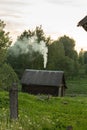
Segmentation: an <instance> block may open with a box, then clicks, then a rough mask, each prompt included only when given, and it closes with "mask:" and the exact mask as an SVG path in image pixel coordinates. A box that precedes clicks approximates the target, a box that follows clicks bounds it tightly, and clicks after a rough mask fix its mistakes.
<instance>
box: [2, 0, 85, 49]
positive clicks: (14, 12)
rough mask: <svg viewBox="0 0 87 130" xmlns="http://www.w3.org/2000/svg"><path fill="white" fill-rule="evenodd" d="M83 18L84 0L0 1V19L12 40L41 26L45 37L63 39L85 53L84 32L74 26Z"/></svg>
mask: <svg viewBox="0 0 87 130" xmlns="http://www.w3.org/2000/svg"><path fill="white" fill-rule="evenodd" d="M86 15H87V0H0V19H1V20H4V21H5V23H6V30H7V31H9V32H10V33H11V36H12V38H13V39H15V38H16V37H17V36H18V35H20V34H21V33H22V32H23V31H24V30H25V29H26V30H28V29H35V27H36V26H40V25H42V28H43V30H44V32H45V34H46V35H47V36H49V35H50V36H51V38H53V39H57V38H58V37H60V36H63V35H67V36H69V37H70V38H73V39H74V40H75V41H76V49H78V50H80V49H81V48H83V49H84V50H87V32H86V31H85V30H84V29H83V28H82V27H77V23H78V22H79V21H80V20H81V19H82V18H83V17H85V16H86Z"/></svg>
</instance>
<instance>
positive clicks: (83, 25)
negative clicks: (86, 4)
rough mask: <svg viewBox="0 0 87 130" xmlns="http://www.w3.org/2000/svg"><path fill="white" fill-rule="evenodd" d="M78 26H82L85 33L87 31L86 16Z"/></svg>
mask: <svg viewBox="0 0 87 130" xmlns="http://www.w3.org/2000/svg"><path fill="white" fill-rule="evenodd" d="M77 26H82V27H83V28H84V29H85V31H87V16H85V17H84V18H83V19H82V20H81V21H80V22H79V23H78V24H77Z"/></svg>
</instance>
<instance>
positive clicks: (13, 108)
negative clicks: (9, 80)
mask: <svg viewBox="0 0 87 130" xmlns="http://www.w3.org/2000/svg"><path fill="white" fill-rule="evenodd" d="M9 98H10V119H17V118H18V86H17V84H16V83H13V84H12V87H11V89H10V91H9Z"/></svg>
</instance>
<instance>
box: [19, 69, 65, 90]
mask: <svg viewBox="0 0 87 130" xmlns="http://www.w3.org/2000/svg"><path fill="white" fill-rule="evenodd" d="M21 83H22V84H26V85H46V86H57V87H59V85H61V84H64V86H65V88H66V85H65V79H64V72H63V71H47V70H29V69H26V70H25V72H24V74H23V77H22V79H21Z"/></svg>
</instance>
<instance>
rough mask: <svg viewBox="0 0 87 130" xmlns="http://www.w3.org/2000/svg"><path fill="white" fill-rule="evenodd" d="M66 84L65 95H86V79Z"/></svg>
mask: <svg viewBox="0 0 87 130" xmlns="http://www.w3.org/2000/svg"><path fill="white" fill-rule="evenodd" d="M66 84H67V87H68V89H67V90H66V94H69V95H70V94H73V95H87V77H86V78H75V79H73V80H68V81H67V82H66Z"/></svg>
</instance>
